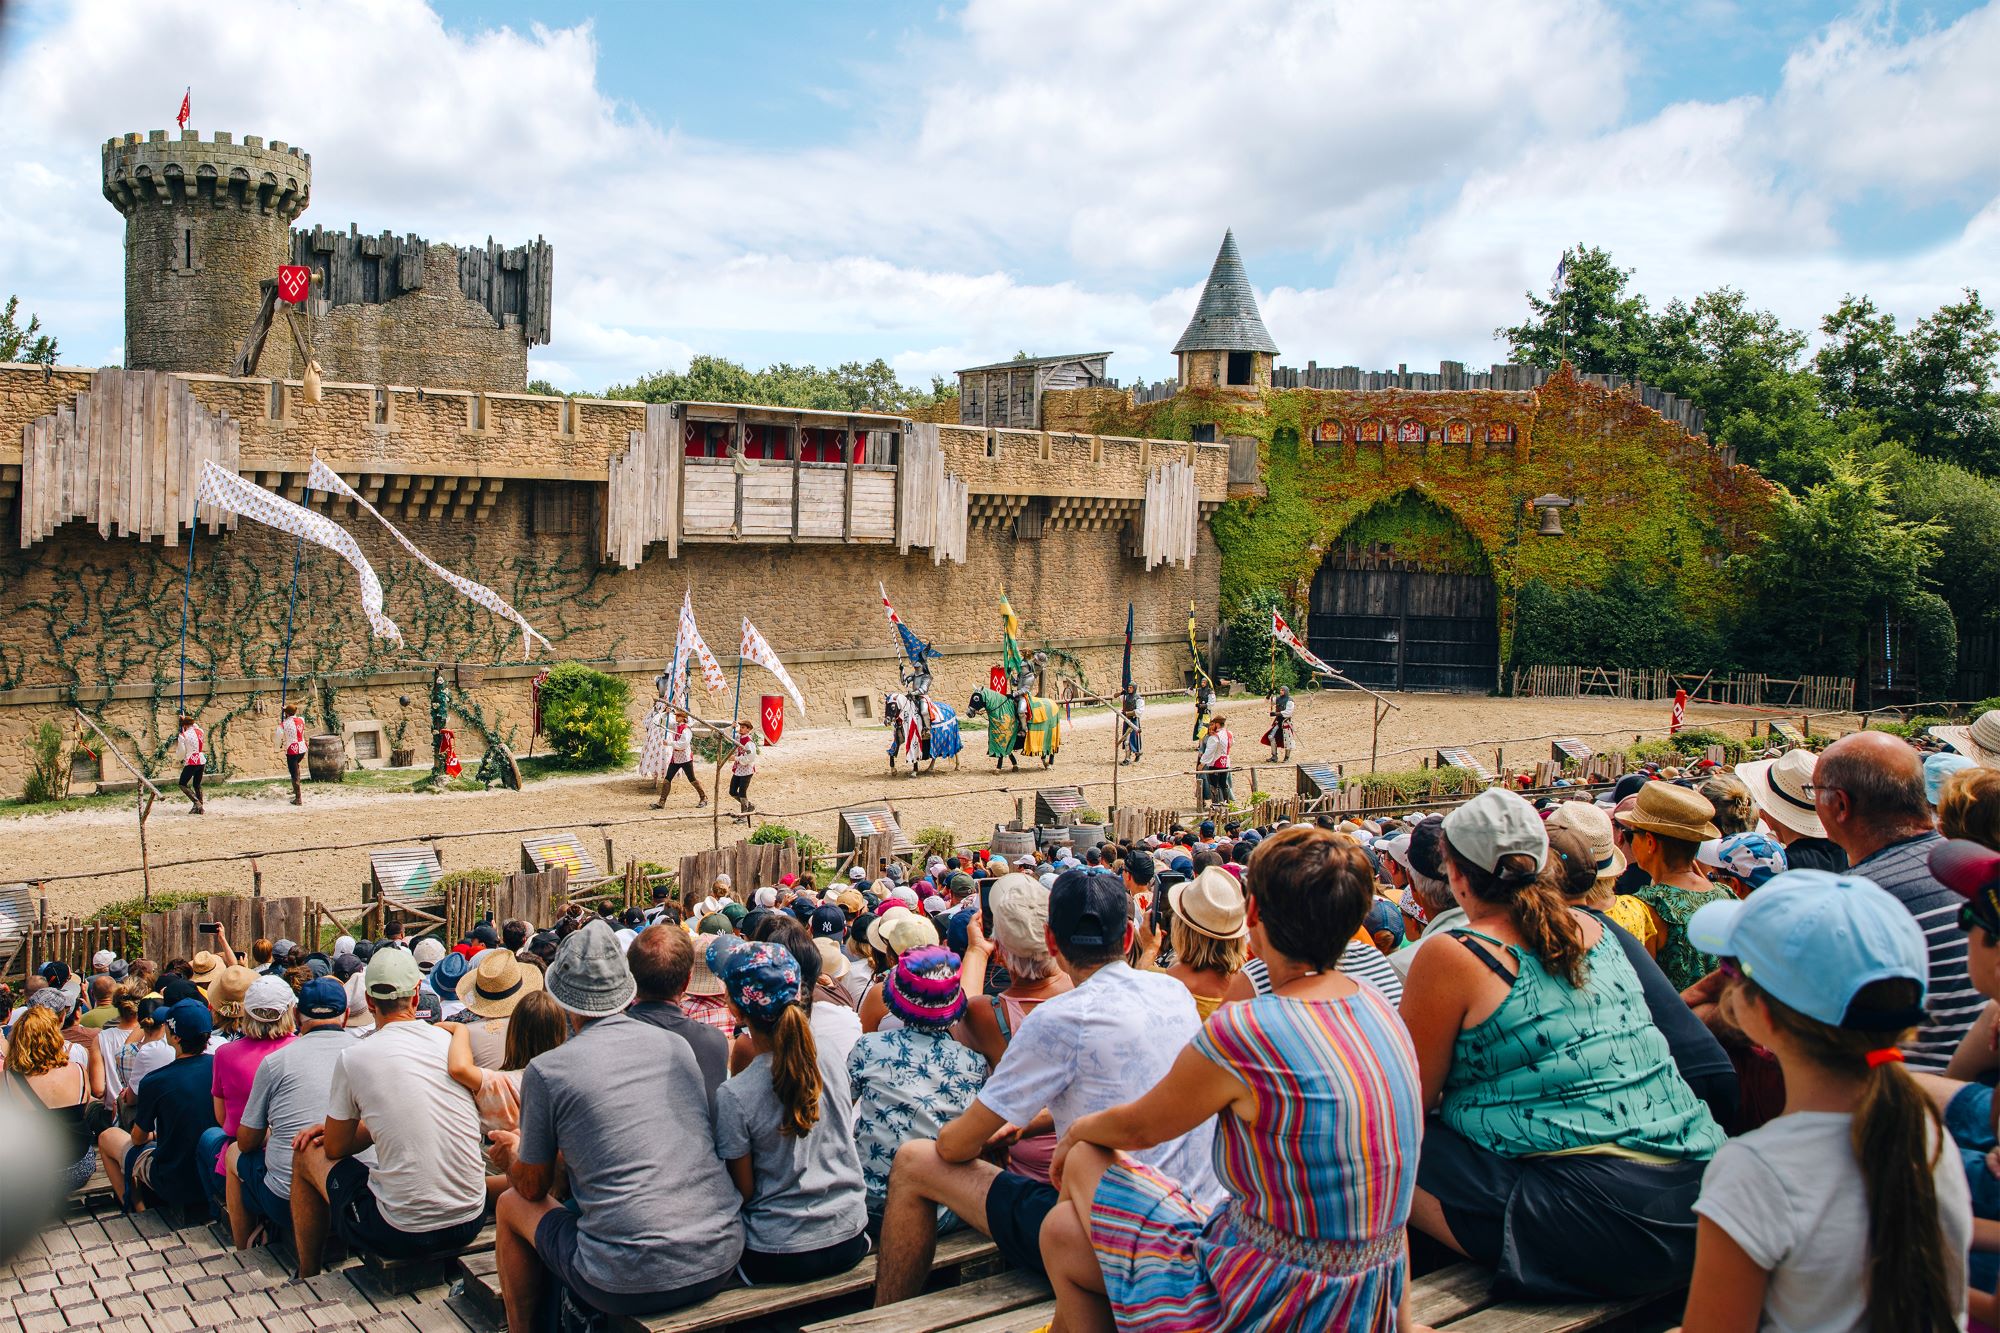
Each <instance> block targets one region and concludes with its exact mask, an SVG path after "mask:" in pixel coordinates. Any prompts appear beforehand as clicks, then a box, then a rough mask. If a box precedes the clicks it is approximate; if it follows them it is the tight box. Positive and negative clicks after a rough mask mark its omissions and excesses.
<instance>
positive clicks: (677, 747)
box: [653, 708, 708, 810]
mask: <svg viewBox="0 0 2000 1333" xmlns="http://www.w3.org/2000/svg"><path fill="white" fill-rule="evenodd" d="M666 741H667V772H666V776H664V777H662V778H661V779H660V794H659V797H658V798H657V799H655V800H654V802H653V808H654V809H655V810H659V809H663V808H664V807H665V806H666V804H667V796H668V794H669V793H670V792H672V791H673V789H674V776H675V775H676V774H679V773H685V774H687V780H688V785H689V786H691V787H693V788H694V794H695V803H694V808H695V809H697V810H700V809H702V808H703V807H704V806H706V805H707V804H708V793H707V792H706V791H704V790H703V789H702V785H701V779H700V778H698V777H696V776H695V775H694V723H693V722H691V721H689V720H688V715H687V709H685V708H676V709H675V710H674V716H673V720H672V721H670V722H668V723H667V735H666Z"/></svg>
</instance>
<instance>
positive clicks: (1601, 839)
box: [1404, 801, 1625, 879]
mask: <svg viewBox="0 0 2000 1333" xmlns="http://www.w3.org/2000/svg"><path fill="white" fill-rule="evenodd" d="M1547 824H1548V830H1549V832H1551V833H1554V832H1555V831H1556V830H1557V829H1569V830H1570V831H1572V832H1574V833H1577V834H1580V835H1582V837H1583V840H1584V841H1585V842H1586V843H1588V844H1590V855H1591V859H1592V860H1594V861H1596V862H1597V875H1598V878H1600V879H1602V878H1604V877H1605V876H1607V875H1610V876H1613V877H1616V876H1618V875H1622V874H1624V873H1625V853H1623V852H1621V851H1619V850H1618V844H1617V843H1616V842H1615V841H1614V840H1613V839H1612V829H1611V816H1610V815H1608V814H1606V813H1604V811H1603V810H1602V809H1600V808H1599V807H1598V805H1597V804H1596V802H1594V801H1563V802H1560V803H1559V804H1558V805H1557V806H1556V808H1555V809H1553V810H1551V811H1549V817H1548V820H1547ZM1404 864H1405V865H1408V864H1409V863H1408V862H1407V861H1405V862H1404Z"/></svg>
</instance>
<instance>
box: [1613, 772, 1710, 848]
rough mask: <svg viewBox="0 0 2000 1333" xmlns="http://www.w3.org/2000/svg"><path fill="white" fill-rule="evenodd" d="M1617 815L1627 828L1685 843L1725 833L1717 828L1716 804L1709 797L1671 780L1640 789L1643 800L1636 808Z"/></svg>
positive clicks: (1640, 796) (1648, 784) (1706, 839)
mask: <svg viewBox="0 0 2000 1333" xmlns="http://www.w3.org/2000/svg"><path fill="white" fill-rule="evenodd" d="M1615 818H1616V819H1617V820H1618V822H1619V823H1621V824H1623V825H1624V826H1625V827H1626V828H1629V829H1638V830H1640V831H1641V832H1644V833H1655V834H1658V835H1659V836H1660V837H1663V838H1679V839H1680V840H1681V841H1682V842H1707V841H1708V840H1709V839H1710V838H1719V837H1721V836H1722V834H1721V831H1720V830H1718V829H1717V828H1716V827H1715V807H1714V806H1712V805H1710V804H1709V803H1708V798H1707V797H1706V796H1703V795H1702V794H1701V793H1700V792H1698V791H1689V790H1688V789H1687V788H1686V787H1676V786H1675V785H1674V784H1673V783H1671V782H1649V783H1647V784H1646V785H1645V786H1643V787H1641V788H1639V799H1638V800H1637V801H1635V802H1633V804H1632V808H1631V809H1630V810H1627V811H1625V812H1623V813H1622V814H1619V815H1617V816H1615Z"/></svg>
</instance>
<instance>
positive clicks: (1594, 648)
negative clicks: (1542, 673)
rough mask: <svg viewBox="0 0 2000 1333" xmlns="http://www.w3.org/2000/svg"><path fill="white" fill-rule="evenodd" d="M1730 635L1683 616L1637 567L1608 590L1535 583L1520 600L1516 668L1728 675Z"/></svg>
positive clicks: (1668, 591) (1615, 577)
mask: <svg viewBox="0 0 2000 1333" xmlns="http://www.w3.org/2000/svg"><path fill="white" fill-rule="evenodd" d="M1727 659H1728V653H1727V652H1726V651H1725V648H1724V644H1723V642H1722V636H1721V635H1720V634H1719V633H1718V632H1717V631H1716V630H1715V629H1714V628H1713V627H1712V626H1710V625H1707V624H1705V623H1701V622H1698V621H1695V620H1694V619H1692V618H1690V617H1689V616H1688V615H1687V614H1686V613H1685V612H1683V611H1682V609H1681V608H1680V606H1679V605H1678V603H1677V602H1676V600H1675V596H1674V590H1673V588H1672V586H1671V585H1669V584H1651V583H1648V582H1646V580H1645V579H1644V578H1643V577H1642V576H1641V575H1640V574H1639V572H1638V571H1637V570H1635V569H1633V568H1632V567H1631V566H1629V565H1621V566H1620V567H1619V568H1617V569H1616V570H1614V571H1612V574H1611V577H1610V578H1609V579H1607V580H1606V581H1605V583H1604V586H1603V587H1602V588H1580V587H1578V588H1556V587H1551V586H1550V585H1548V584H1546V583H1542V582H1540V581H1539V580H1538V581H1535V582H1531V583H1528V584H1527V585H1525V586H1524V587H1523V588H1522V589H1521V592H1520V596H1519V597H1518V598H1517V599H1516V600H1515V610H1514V643H1513V665H1515V666H1517V667H1520V666H1571V665H1576V664H1578V663H1581V664H1583V665H1585V666H1603V667H1667V668H1669V669H1672V668H1676V667H1686V666H1693V665H1695V664H1697V663H1699V664H1700V666H1701V667H1702V668H1703V669H1706V668H1708V667H1716V668H1717V669H1726V666H1727Z"/></svg>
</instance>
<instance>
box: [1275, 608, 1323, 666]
mask: <svg viewBox="0 0 2000 1333" xmlns="http://www.w3.org/2000/svg"><path fill="white" fill-rule="evenodd" d="M1271 637H1272V638H1274V639H1276V640H1277V641H1278V642H1279V643H1282V644H1284V645H1285V647H1287V648H1289V649H1291V650H1292V651H1293V652H1294V653H1297V654H1298V657H1299V660H1300V661H1301V662H1304V663H1305V664H1306V665H1307V666H1309V667H1311V668H1312V669H1313V670H1314V671H1318V672H1321V673H1323V674H1325V675H1329V676H1332V675H1338V674H1339V673H1338V672H1336V671H1334V669H1333V668H1332V667H1330V666H1328V665H1327V664H1326V663H1325V662H1323V661H1321V660H1320V658H1319V657H1318V655H1317V654H1315V653H1314V652H1313V650H1312V649H1310V648H1308V647H1306V646H1305V644H1304V643H1303V642H1302V641H1301V640H1300V639H1299V636H1298V635H1297V634H1296V633H1295V632H1293V630H1292V627H1291V626H1290V625H1288V624H1286V623H1285V618H1284V617H1283V616H1281V615H1279V614H1278V613H1277V611H1276V610H1273V611H1272V612H1271Z"/></svg>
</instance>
